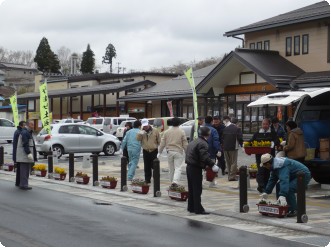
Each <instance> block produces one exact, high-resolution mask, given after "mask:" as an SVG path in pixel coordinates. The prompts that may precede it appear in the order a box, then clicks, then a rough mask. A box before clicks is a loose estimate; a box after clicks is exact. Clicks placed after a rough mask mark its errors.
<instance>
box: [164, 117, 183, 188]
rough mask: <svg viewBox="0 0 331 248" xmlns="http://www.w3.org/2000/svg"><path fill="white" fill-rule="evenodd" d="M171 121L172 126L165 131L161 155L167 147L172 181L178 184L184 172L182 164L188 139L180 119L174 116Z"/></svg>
mask: <svg viewBox="0 0 331 248" xmlns="http://www.w3.org/2000/svg"><path fill="white" fill-rule="evenodd" d="M171 123H172V128H169V129H168V130H167V131H165V132H164V134H163V136H162V139H161V145H160V148H159V155H160V154H162V151H163V149H164V148H166V150H167V154H168V166H169V175H170V182H171V183H175V184H178V183H179V182H180V175H181V172H182V169H181V166H182V163H183V161H184V152H186V149H187V139H186V135H185V132H184V131H183V130H182V129H180V128H179V125H180V119H179V118H177V117H174V118H173V119H172V120H171ZM159 155H158V156H159Z"/></svg>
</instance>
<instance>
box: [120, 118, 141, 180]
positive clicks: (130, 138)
mask: <svg viewBox="0 0 331 248" xmlns="http://www.w3.org/2000/svg"><path fill="white" fill-rule="evenodd" d="M140 127H141V122H140V121H135V122H134V123H133V128H132V129H130V130H129V131H127V132H126V135H125V137H124V139H123V142H122V145H121V148H122V150H124V149H125V148H127V150H128V155H129V164H128V168H129V170H128V180H129V181H131V180H132V179H133V177H134V175H135V173H136V168H137V165H138V162H139V158H140V151H141V142H140V141H138V140H137V139H136V136H137V133H138V132H139V131H140Z"/></svg>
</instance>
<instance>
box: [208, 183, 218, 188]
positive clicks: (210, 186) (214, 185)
mask: <svg viewBox="0 0 331 248" xmlns="http://www.w3.org/2000/svg"><path fill="white" fill-rule="evenodd" d="M216 184H217V182H216V181H212V182H210V184H209V188H217V187H216Z"/></svg>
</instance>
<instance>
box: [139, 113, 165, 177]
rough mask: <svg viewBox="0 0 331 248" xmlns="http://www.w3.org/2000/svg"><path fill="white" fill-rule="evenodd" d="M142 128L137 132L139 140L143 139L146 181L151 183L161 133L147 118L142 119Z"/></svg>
mask: <svg viewBox="0 0 331 248" xmlns="http://www.w3.org/2000/svg"><path fill="white" fill-rule="evenodd" d="M141 127H142V130H141V131H140V132H138V133H137V137H136V138H137V140H138V141H141V146H142V148H143V157H144V173H145V181H146V183H151V178H152V168H153V161H154V159H156V158H157V154H158V147H159V145H160V142H161V138H160V133H159V131H158V130H157V129H155V128H152V127H151V126H150V125H149V123H148V120H147V119H142V120H141Z"/></svg>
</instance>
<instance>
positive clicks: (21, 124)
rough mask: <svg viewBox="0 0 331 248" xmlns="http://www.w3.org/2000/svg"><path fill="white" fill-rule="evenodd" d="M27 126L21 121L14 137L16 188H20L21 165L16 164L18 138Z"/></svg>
mask: <svg viewBox="0 0 331 248" xmlns="http://www.w3.org/2000/svg"><path fill="white" fill-rule="evenodd" d="M25 124H26V122H25V121H20V122H19V123H18V126H17V130H16V131H15V133H14V136H13V162H14V166H15V168H16V181H15V186H16V187H19V186H20V163H17V162H16V149H17V142H18V138H19V136H20V134H21V132H22V129H23V128H24V127H25Z"/></svg>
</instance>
